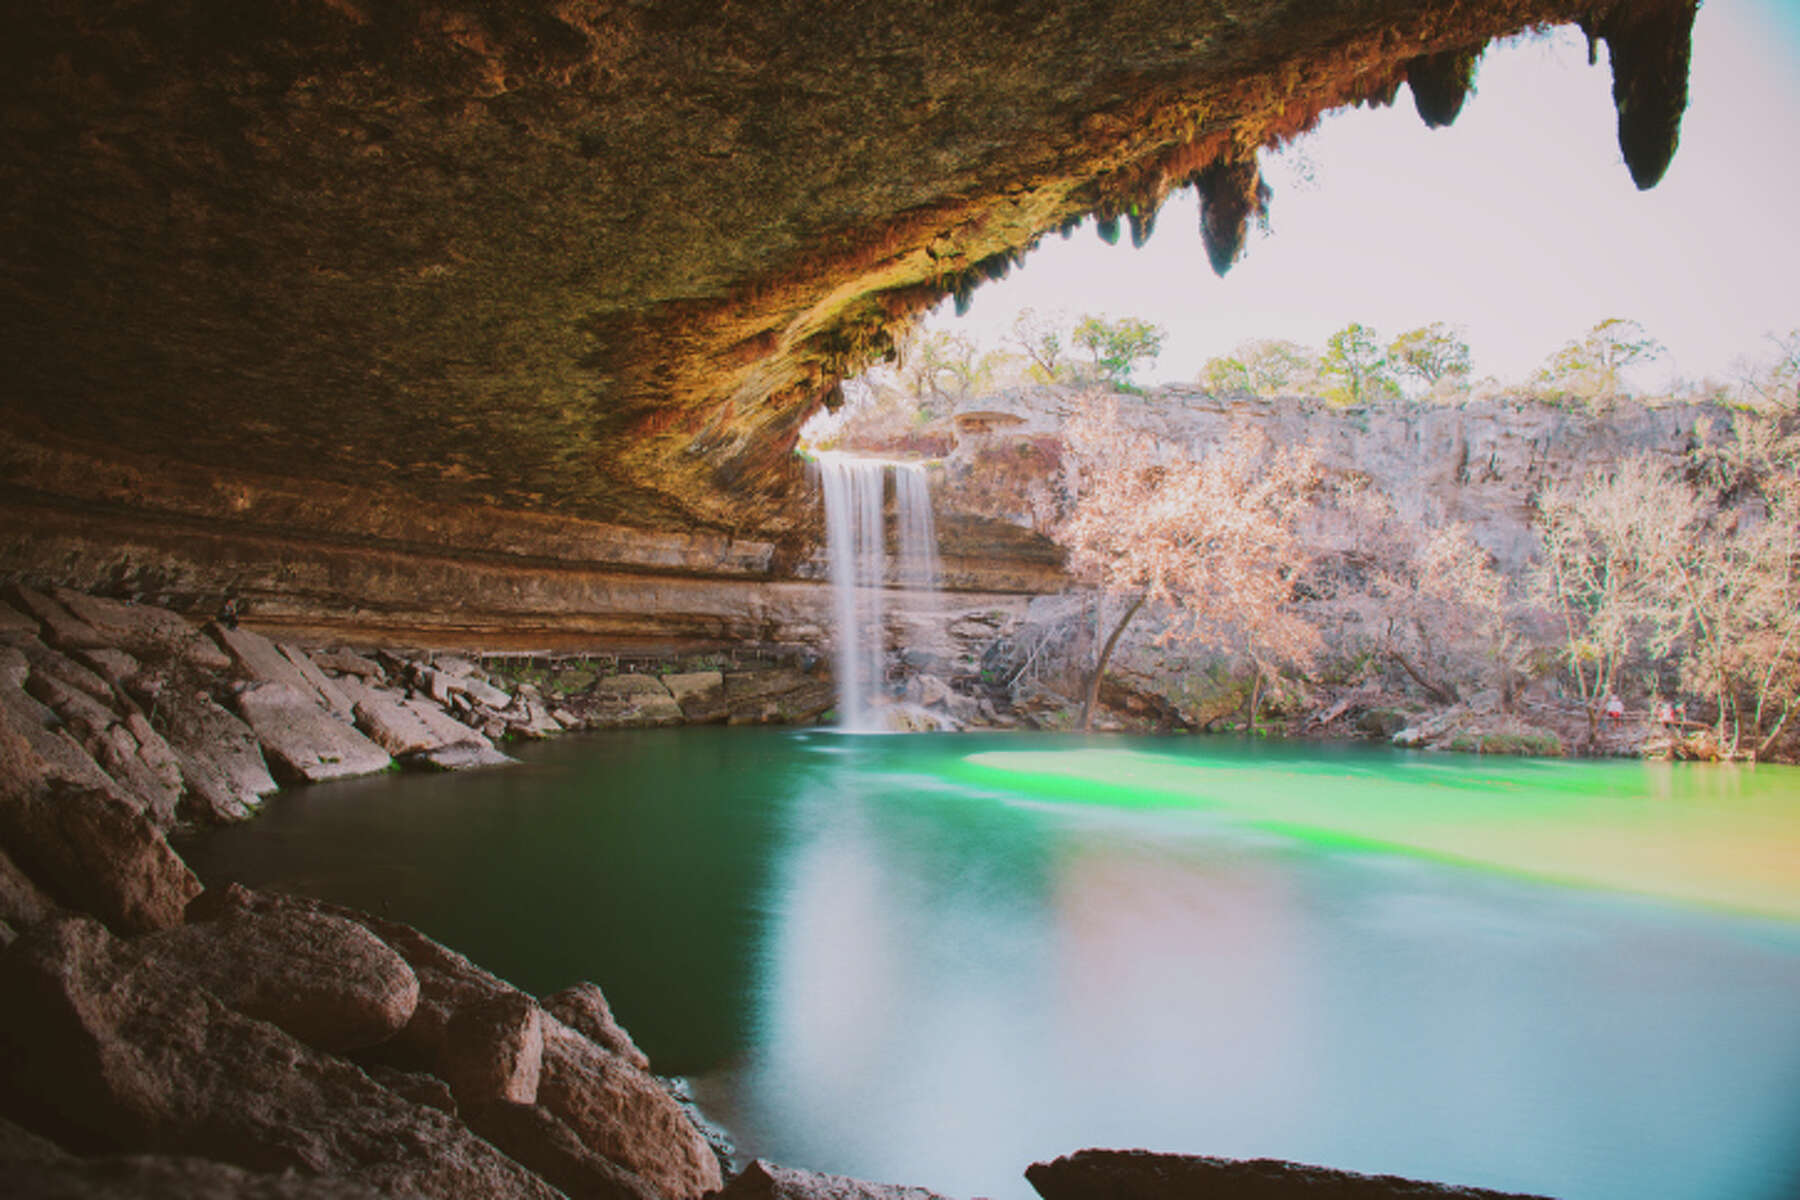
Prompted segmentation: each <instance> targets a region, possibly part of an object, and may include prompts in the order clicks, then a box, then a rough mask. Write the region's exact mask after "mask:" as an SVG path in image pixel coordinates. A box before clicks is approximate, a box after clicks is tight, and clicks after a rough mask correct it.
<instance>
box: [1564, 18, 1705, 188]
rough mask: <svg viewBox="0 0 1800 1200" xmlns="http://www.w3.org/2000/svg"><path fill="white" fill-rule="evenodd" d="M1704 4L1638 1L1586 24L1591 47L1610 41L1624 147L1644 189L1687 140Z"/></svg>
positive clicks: (1627, 161) (1634, 179) (1654, 181)
mask: <svg viewBox="0 0 1800 1200" xmlns="http://www.w3.org/2000/svg"><path fill="white" fill-rule="evenodd" d="M1698 9H1699V0H1636V2H1633V3H1619V4H1614V5H1613V6H1612V7H1610V8H1608V9H1606V10H1605V11H1603V12H1600V13H1598V14H1595V15H1594V16H1591V17H1589V18H1588V20H1586V21H1584V22H1583V23H1582V29H1583V30H1584V31H1585V32H1586V33H1587V35H1588V44H1589V46H1590V47H1591V46H1592V45H1593V43H1594V40H1595V38H1598V39H1600V40H1601V41H1604V42H1605V43H1606V50H1607V55H1608V57H1610V58H1611V59H1612V74H1613V106H1614V107H1615V108H1617V109H1618V111H1619V150H1620V152H1621V153H1622V154H1623V155H1624V156H1625V165H1626V166H1627V167H1629V168H1630V169H1631V179H1632V182H1633V183H1635V184H1637V185H1638V187H1639V188H1641V189H1646V190H1647V189H1649V188H1653V187H1655V186H1656V185H1657V183H1658V182H1659V181H1660V180H1661V179H1662V177H1663V173H1664V172H1665V171H1667V170H1668V169H1669V163H1670V162H1671V161H1672V160H1673V159H1674V157H1675V147H1676V146H1677V145H1678V144H1679V143H1680V141H1681V116H1682V113H1684V112H1685V111H1686V110H1687V98H1688V63H1689V60H1690V58H1691V57H1692V50H1693V37H1694V15H1695V13H1696V12H1697V11H1698ZM1591 57H1592V53H1591V51H1590V58H1591Z"/></svg>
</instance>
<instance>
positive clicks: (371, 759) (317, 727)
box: [237, 660, 393, 783]
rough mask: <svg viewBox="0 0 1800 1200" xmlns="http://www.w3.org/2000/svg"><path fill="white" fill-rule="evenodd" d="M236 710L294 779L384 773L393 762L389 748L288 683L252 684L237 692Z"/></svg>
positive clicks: (321, 779)
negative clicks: (378, 743) (376, 742)
mask: <svg viewBox="0 0 1800 1200" xmlns="http://www.w3.org/2000/svg"><path fill="white" fill-rule="evenodd" d="M283 661H285V660H283ZM290 669H291V667H290ZM237 708H238V713H239V715H240V716H242V717H243V718H244V720H245V721H246V722H248V723H249V725H250V728H251V729H253V730H255V732H256V740H257V742H258V743H259V744H260V745H261V746H262V748H263V752H264V753H265V754H267V755H268V757H269V763H270V766H272V767H273V768H274V769H275V772H276V773H277V774H278V775H280V776H282V777H283V778H285V779H287V780H289V781H292V782H303V783H322V782H324V781H326V780H330V779H350V778H353V777H355V776H357V775H371V774H373V773H375V772H376V771H385V770H386V769H387V768H388V766H389V765H390V764H391V763H392V762H393V760H392V759H391V758H389V757H388V753H387V751H385V750H383V749H382V748H381V747H380V746H377V745H376V744H375V743H374V742H371V741H370V740H369V739H368V738H366V737H364V736H363V735H362V734H360V733H358V732H356V730H354V729H352V728H351V727H350V726H349V725H346V724H345V723H344V722H342V721H340V720H338V719H337V718H335V717H333V716H332V715H331V714H330V713H329V712H327V711H325V709H324V708H322V707H321V706H320V705H319V704H318V703H317V701H316V700H315V699H314V698H313V697H312V696H310V695H308V694H307V693H305V692H302V691H300V690H299V689H297V688H295V687H293V686H291V685H289V684H286V683H255V684H251V685H250V686H249V687H247V688H245V689H244V690H243V691H242V692H239V693H238V696H237Z"/></svg>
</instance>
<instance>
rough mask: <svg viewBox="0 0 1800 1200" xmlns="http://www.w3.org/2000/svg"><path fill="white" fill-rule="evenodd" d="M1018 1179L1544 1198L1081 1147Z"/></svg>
mask: <svg viewBox="0 0 1800 1200" xmlns="http://www.w3.org/2000/svg"><path fill="white" fill-rule="evenodd" d="M1025 1178H1026V1179H1028V1180H1030V1181H1031V1186H1032V1187H1034V1188H1036V1189H1037V1190H1038V1194H1039V1195H1040V1196H1042V1197H1044V1200H1196V1198H1197V1197H1201V1196H1205V1197H1211V1198H1216V1200H1430V1198H1431V1197H1443V1198H1444V1200H1547V1198H1546V1197H1543V1196H1536V1195H1524V1194H1521V1193H1517V1192H1495V1191H1489V1190H1488V1189H1486V1188H1472V1187H1457V1186H1454V1185H1451V1184H1444V1183H1429V1182H1425V1181H1422V1180H1417V1179H1402V1178H1401V1177H1399V1176H1397V1175H1359V1174H1357V1173H1356V1172H1354V1171H1337V1170H1333V1169H1331V1168H1329V1167H1314V1166H1307V1165H1305V1164H1302V1163H1291V1162H1281V1161H1279V1160H1277V1159H1272V1158H1256V1159H1231V1158H1205V1157H1201V1156H1198V1155H1185V1154H1153V1153H1151V1152H1150V1151H1148V1150H1082V1151H1079V1152H1077V1153H1075V1154H1071V1155H1068V1156H1067V1157H1065V1158H1059V1159H1057V1160H1055V1161H1054V1162H1047V1163H1033V1164H1032V1165H1031V1166H1030V1167H1029V1168H1027V1169H1026V1171H1025Z"/></svg>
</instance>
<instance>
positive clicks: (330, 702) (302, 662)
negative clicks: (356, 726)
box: [275, 642, 350, 721]
mask: <svg viewBox="0 0 1800 1200" xmlns="http://www.w3.org/2000/svg"><path fill="white" fill-rule="evenodd" d="M275 647H276V649H278V650H280V651H281V656H282V657H283V658H285V659H287V660H288V662H290V663H292V664H293V666H294V670H296V671H298V672H300V676H301V678H303V679H305V680H306V685H307V686H308V687H310V688H312V690H313V691H314V692H317V693H318V696H319V699H320V700H323V701H324V702H325V707H326V708H328V709H330V710H331V711H332V712H333V713H335V714H336V715H337V716H338V717H340V718H342V719H343V720H346V721H348V720H349V719H350V697H348V696H346V695H345V694H344V693H343V691H342V690H341V689H340V688H339V687H338V685H337V684H335V683H333V682H332V680H331V677H330V676H328V675H326V674H325V672H323V671H321V670H319V668H318V666H317V665H316V664H314V662H313V660H312V659H310V658H308V657H307V656H306V651H305V650H302V649H301V648H300V647H298V646H293V645H289V644H288V643H287V642H277V643H275Z"/></svg>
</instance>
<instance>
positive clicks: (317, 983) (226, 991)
mask: <svg viewBox="0 0 1800 1200" xmlns="http://www.w3.org/2000/svg"><path fill="white" fill-rule="evenodd" d="M204 903H205V901H204V900H201V901H197V902H196V904H195V907H194V909H190V912H191V913H194V912H195V910H197V909H200V908H201V907H202V906H203V905H204ZM196 915H198V914H196ZM137 944H138V946H139V947H140V948H141V949H142V950H143V951H145V952H146V953H148V954H151V955H153V956H155V958H156V959H157V961H158V962H160V963H162V964H163V965H166V966H168V967H169V968H171V969H172V970H174V971H176V972H177V973H179V974H180V975H181V976H182V977H183V978H185V979H188V980H190V981H192V982H193V983H195V984H197V985H199V986H200V987H203V988H205V989H206V990H207V991H209V992H211V993H212V994H213V995H214V996H216V997H218V998H219V999H220V1000H221V1001H223V1002H224V1003H225V1004H226V1005H227V1006H229V1007H230V1008H232V1009H235V1010H236V1011H238V1012H240V1013H243V1014H244V1015H245V1016H247V1017H255V1018H257V1019H258V1020H262V1021H268V1022H269V1023H270V1024H272V1025H279V1026H280V1027H281V1028H283V1029H285V1030H287V1031H288V1032H289V1033H291V1034H293V1035H294V1036H295V1037H297V1038H299V1039H300V1040H301V1041H303V1042H305V1043H306V1044H307V1045H309V1046H312V1047H314V1048H315V1049H318V1050H324V1051H328V1052H331V1053H338V1052H341V1051H345V1050H356V1049H360V1048H362V1047H365V1046H373V1045H375V1044H376V1043H378V1042H384V1041H386V1040H387V1039H388V1038H390V1037H392V1036H394V1034H396V1033H398V1032H399V1031H400V1030H401V1029H402V1028H403V1027H404V1026H405V1025H406V1023H407V1021H409V1020H411V1019H412V1014H413V1009H414V1007H415V1006H416V1005H417V1004H418V1001H419V980H418V977H417V976H416V975H414V974H413V970H412V968H411V967H409V966H407V965H406V960H405V959H403V958H401V957H400V956H399V955H398V954H396V953H394V951H393V950H391V949H389V947H388V945H387V944H386V943H385V942H383V941H382V940H381V939H380V938H377V937H376V936H375V935H374V934H372V933H370V932H369V931H368V930H367V929H364V928H363V927H362V926H361V925H358V924H356V923H355V922H354V921H347V920H345V919H344V918H342V917H334V916H330V915H327V914H325V913H309V912H304V911H297V910H286V911H283V910H278V911H275V912H269V913H253V912H249V911H246V910H244V909H240V908H226V909H225V910H224V911H223V912H221V913H220V915H218V916H217V917H216V918H215V919H212V920H200V921H194V922H192V923H190V924H187V925H183V926H181V927H180V928H177V929H171V930H169V931H167V932H165V933H158V934H154V935H152V936H150V937H147V938H143V939H141V940H140V941H139V942H138V943H137Z"/></svg>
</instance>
